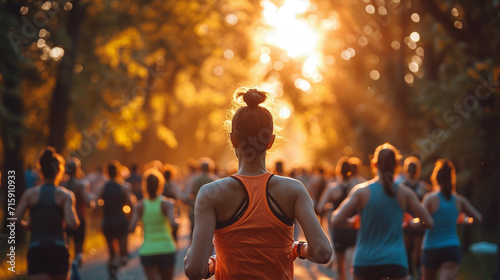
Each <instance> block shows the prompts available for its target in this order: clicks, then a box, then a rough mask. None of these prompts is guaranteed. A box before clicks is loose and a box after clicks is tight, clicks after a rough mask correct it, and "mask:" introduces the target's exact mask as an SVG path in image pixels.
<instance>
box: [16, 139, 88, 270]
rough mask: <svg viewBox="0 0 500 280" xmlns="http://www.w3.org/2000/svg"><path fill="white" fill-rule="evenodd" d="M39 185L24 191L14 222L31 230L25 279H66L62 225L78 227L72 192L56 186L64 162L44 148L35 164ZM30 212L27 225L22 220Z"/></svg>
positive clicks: (65, 246)
mask: <svg viewBox="0 0 500 280" xmlns="http://www.w3.org/2000/svg"><path fill="white" fill-rule="evenodd" d="M38 164H39V166H38V169H39V170H40V172H41V174H42V176H43V180H42V184H41V185H39V186H37V187H33V188H30V189H28V190H26V191H25V192H24V194H23V196H22V197H21V200H20V201H19V205H18V207H17V211H16V217H17V220H18V221H19V222H20V223H21V225H22V226H23V227H25V228H27V229H28V230H31V236H30V243H29V246H28V256H27V259H28V278H29V279H32V280H35V279H51V280H63V279H67V278H68V269H69V254H68V249H67V244H66V240H65V237H64V224H66V227H68V228H72V229H75V228H77V227H78V226H79V225H80V221H79V220H78V216H77V214H76V210H75V197H74V195H73V193H72V192H70V191H68V190H66V189H65V188H63V187H60V186H58V184H59V182H60V180H61V177H62V175H63V174H64V159H63V158H62V157H61V156H60V155H58V154H57V153H56V151H55V150H54V148H52V147H47V148H45V149H44V150H43V151H42V153H41V155H40V158H39V160H38ZM28 209H29V210H30V211H29V212H30V222H26V221H24V220H22V218H23V217H24V214H25V213H26V210H28Z"/></svg>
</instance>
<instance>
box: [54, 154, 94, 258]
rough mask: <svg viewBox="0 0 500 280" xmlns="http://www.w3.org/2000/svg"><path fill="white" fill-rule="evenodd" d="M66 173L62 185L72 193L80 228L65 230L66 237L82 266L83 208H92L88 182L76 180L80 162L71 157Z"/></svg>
mask: <svg viewBox="0 0 500 280" xmlns="http://www.w3.org/2000/svg"><path fill="white" fill-rule="evenodd" d="M66 173H67V174H68V175H69V178H68V181H66V182H64V183H62V185H63V186H64V187H65V188H66V189H68V190H70V191H71V192H73V194H74V195H75V200H76V213H77V214H78V219H79V220H80V226H79V227H78V228H77V229H76V230H72V229H66V237H67V238H68V243H69V240H70V239H71V238H72V239H73V243H74V249H75V260H76V261H77V263H78V265H79V266H80V265H81V264H82V251H83V241H84V239H85V228H86V226H85V225H86V223H85V210H86V209H85V208H86V207H88V208H91V207H92V206H93V201H92V200H91V199H90V197H89V194H88V188H89V186H88V182H86V181H83V180H80V179H78V176H79V174H80V173H82V170H81V163H80V160H79V159H77V158H74V157H72V158H71V159H70V160H68V162H67V163H66Z"/></svg>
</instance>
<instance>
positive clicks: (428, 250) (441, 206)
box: [422, 159, 483, 280]
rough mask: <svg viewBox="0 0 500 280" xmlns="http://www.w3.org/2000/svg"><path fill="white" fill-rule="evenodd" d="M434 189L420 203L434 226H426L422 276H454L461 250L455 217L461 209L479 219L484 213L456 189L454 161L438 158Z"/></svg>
mask: <svg viewBox="0 0 500 280" xmlns="http://www.w3.org/2000/svg"><path fill="white" fill-rule="evenodd" d="M431 181H432V185H433V186H434V188H435V189H436V190H435V191H433V192H431V193H429V194H427V195H426V196H425V197H424V201H423V204H424V206H425V208H426V209H427V211H429V213H430V214H431V215H432V218H433V219H434V222H435V226H434V228H432V229H429V230H426V232H425V237H424V244H423V254H422V274H423V279H425V280H434V279H435V278H436V274H437V272H438V271H439V275H440V276H439V279H443V280H444V279H455V277H456V276H457V274H458V270H459V269H460V262H461V260H462V254H461V249H460V240H459V239H458V236H457V219H458V215H459V213H461V212H464V213H465V214H466V215H468V216H470V217H472V218H473V220H474V221H477V222H481V221H482V219H483V217H482V216H481V214H480V213H479V212H478V211H477V210H476V209H475V208H474V207H473V206H472V205H471V204H470V202H469V201H468V200H467V199H466V198H465V197H463V196H461V195H460V194H458V193H457V192H456V191H455V184H456V173H455V167H454V166H453V163H451V162H450V161H449V160H446V159H439V160H438V161H437V162H436V164H435V166H434V171H433V172H432V176H431Z"/></svg>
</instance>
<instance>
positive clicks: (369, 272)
mask: <svg viewBox="0 0 500 280" xmlns="http://www.w3.org/2000/svg"><path fill="white" fill-rule="evenodd" d="M354 275H356V276H357V277H359V278H363V279H365V280H379V279H380V278H403V277H406V276H407V275H408V269H406V267H404V266H400V265H396V264H387V265H373V266H358V265H355V266H354Z"/></svg>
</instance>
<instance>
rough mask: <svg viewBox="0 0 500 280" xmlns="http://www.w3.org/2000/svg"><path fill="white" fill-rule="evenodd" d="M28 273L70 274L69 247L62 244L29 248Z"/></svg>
mask: <svg viewBox="0 0 500 280" xmlns="http://www.w3.org/2000/svg"><path fill="white" fill-rule="evenodd" d="M27 259H28V275H36V274H52V275H60V274H68V269H69V254H68V249H67V248H66V247H62V246H37V247H31V248H29V249H28V256H27Z"/></svg>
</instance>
